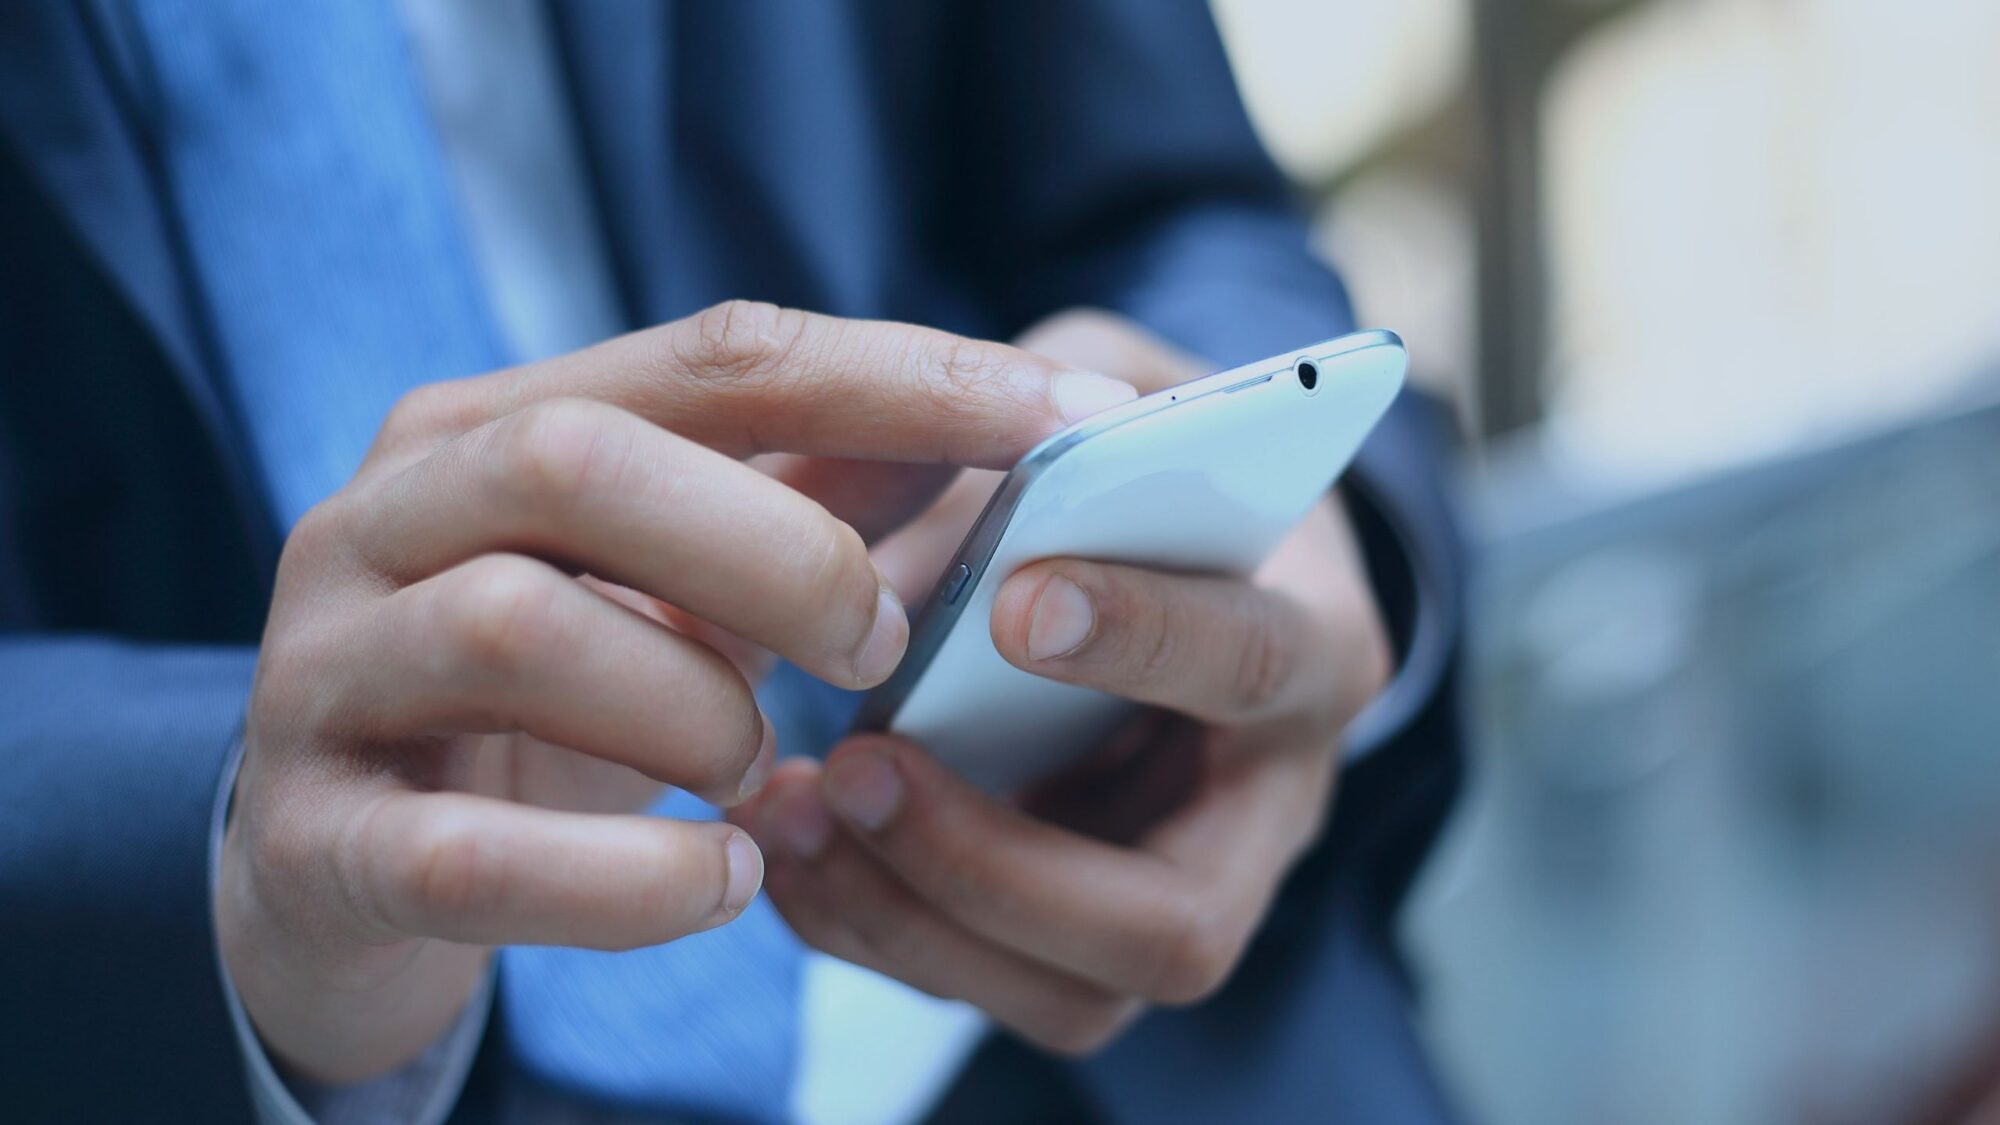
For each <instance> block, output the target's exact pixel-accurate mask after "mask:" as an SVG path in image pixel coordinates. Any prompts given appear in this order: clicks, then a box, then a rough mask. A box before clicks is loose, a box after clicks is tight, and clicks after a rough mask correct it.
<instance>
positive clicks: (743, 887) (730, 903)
mask: <svg viewBox="0 0 2000 1125" xmlns="http://www.w3.org/2000/svg"><path fill="white" fill-rule="evenodd" d="M722 856H723V861H724V862H725V863H727V864H728V865H729V885H728V886H727V887H726V888H724V890H723V892H722V910H723V913H725V914H732V915H733V914H740V913H742V912H743V908H744V907H746V906H748V905H750V900H751V899H753V898H755V897H757V888H758V887H761V886H763V885H764V853H762V852H760V851H758V850H757V845H756V844H755V843H753V842H752V841H751V839H750V836H749V834H748V833H744V832H731V833H730V834H729V842H728V843H726V844H724V845H722Z"/></svg>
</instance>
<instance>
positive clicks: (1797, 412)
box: [1545, 0, 2000, 475]
mask: <svg viewBox="0 0 2000 1125" xmlns="http://www.w3.org/2000/svg"><path fill="white" fill-rule="evenodd" d="M1545 119H1546V121H1547V124H1548V144H1547V151H1546V153H1545V161H1546V169H1547V182H1548V185H1549V193H1548V195H1547V198H1546V201H1545V208H1546V212H1545V219H1546V223H1547V230H1548V231H1549V234H1550V242H1551V246H1550V249H1551V257H1550V263H1551V274H1552V277H1551V280H1552V282H1553V283H1554V286H1555V310H1554V323H1553V329H1554V332H1553V339H1554V347H1553V351H1554V357H1553V368H1554V370H1553V371H1552V372H1551V373H1550V374H1551V377H1552V379H1553V389H1554V392H1555V395H1554V399H1553V402H1552V406H1553V409H1552V412H1551V413H1552V420H1553V423H1554V434H1553V436H1554V437H1555V438H1556V439H1557V442H1558V445H1559V447H1561V448H1564V449H1565V450H1566V451H1567V452H1568V453H1570V454H1571V455H1573V456H1575V457H1578V458H1580V459H1581V460H1582V461H1583V462H1584V463H1586V464H1590V465H1595V466H1600V467H1603V468H1605V469H1607V470H1614V471H1627V472H1633V473H1638V474H1642V475H1653V474H1657V473H1667V474H1674V473H1678V472H1682V471H1686V470H1698V469H1702V468H1709V467H1715V466H1721V465H1727V464H1731V463H1736V462H1741V461H1744V460H1749V459H1754V458H1756V457H1758V456H1759V455H1762V454H1766V453H1772V452H1777V451H1781V450H1784V449H1786V448H1788V447H1791V446H1794V445H1797V444H1799V443H1802V442H1804V443H1817V442H1819V441H1822V440H1824V439H1827V438H1829V437H1833V436H1837V435H1839V434H1841V433H1843V432H1846V431H1850V430H1853V429H1855V428H1857V427H1872V426H1875V425H1879V424H1883V423H1886V422H1891V421H1895V420H1898V419H1901V418H1904V417H1907V416H1909V415H1910V414H1912V413H1914V412H1917V411H1919V410H1922V409H1923V408H1926V407H1929V406H1932V405H1934V404H1935V403H1937V402H1938V401H1939V400H1940V399H1941V398H1943V397H1945V396H1948V395H1950V394H1951V393H1952V392H1953V391H1954V390H1956V389H1957V388H1958V387H1959V386H1961V385H1962V383H1963V381H1964V380H1966V379H1967V378H1968V377H1969V376H1971V375H1972V374H1973V373H1974V372H1975V371H1977V370H1979V369H1980V368H1982V367H1984V366H1988V365H1991V364H1993V363H1994V361H1995V360H1996V358H2000V3H1996V2H1994V0H1917V2H1898V0H1784V2H1778V0H1670V2H1666V0H1663V2H1657V3H1653V4H1650V5H1647V6H1645V7H1642V8H1640V9H1639V10H1638V11H1637V12H1635V13H1633V14H1632V15H1631V16H1629V17H1626V18H1624V19H1622V20H1620V21H1619V22H1617V23H1616V24H1615V25H1614V26H1611V27H1609V28H1605V29H1602V30H1600V31H1599V32H1598V33H1597V34H1595V35H1594V36H1593V37H1592V38H1591V39H1590V40H1589V41H1587V42H1586V43H1584V44H1583V45H1581V46H1580V48H1579V49H1578V50H1577V51H1575V52H1574V53H1573V54H1572V55H1571V56H1570V57H1569V59H1568V64H1567V66H1566V68H1565V69H1564V70H1563V71H1562V72H1561V73H1560V74H1559V76H1558V78H1557V80H1556V82H1555V84H1554V85H1553V87H1552V88H1551V91H1550V96H1549V99H1548V104H1547V107H1546V115H1545Z"/></svg>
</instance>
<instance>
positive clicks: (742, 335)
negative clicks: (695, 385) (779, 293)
mask: <svg viewBox="0 0 2000 1125" xmlns="http://www.w3.org/2000/svg"><path fill="white" fill-rule="evenodd" d="M804 331H805V316H804V314H803V313H800V312H798V311H797V310H793V309H785V308H781V307H779V306H777V305H774V304H771V303H769V302H766V301H742V300H737V301H724V302H722V303H721V304H718V305H711V306H709V307H708V308H706V309H703V310H702V311H701V312H698V313H696V314H695V315H694V316H693V317H691V318H689V320H688V321H687V322H686V331H685V332H682V333H680V334H678V336H677V341H678V345H679V346H678V348H677V351H678V358H679V359H680V360H681V364H682V366H683V367H684V368H685V369H686V370H687V371H688V372H689V373H691V374H693V375H696V376H698V377H701V378H705V379H711V380H715V381H718V382H727V383H743V382H754V381H758V380H760V379H762V378H764V377H767V376H769V375H770V374H771V373H773V372H774V371H775V370H776V369H777V368H779V367H780V366H782V365H783V363H784V360H785V358H786V356H787V355H789V354H790V352H791V350H792V347H793V345H794V344H795V343H797V341H798V338H799V335H800V334H801V333H802V332H804Z"/></svg>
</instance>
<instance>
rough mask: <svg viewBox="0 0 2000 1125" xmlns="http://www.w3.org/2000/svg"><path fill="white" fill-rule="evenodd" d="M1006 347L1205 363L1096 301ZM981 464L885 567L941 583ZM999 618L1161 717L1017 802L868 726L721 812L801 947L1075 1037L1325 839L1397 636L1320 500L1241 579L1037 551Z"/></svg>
mask: <svg viewBox="0 0 2000 1125" xmlns="http://www.w3.org/2000/svg"><path fill="white" fill-rule="evenodd" d="M1022 343H1023V345H1024V346H1026V347H1031V348H1036V349H1038V350H1042V351H1044V352H1047V353H1049V354H1054V355H1061V356H1062V357H1064V358H1065V359H1068V360H1071V361H1073V362H1074V361H1079V360H1087V362H1089V363H1090V364H1092V365H1093V366H1095V367H1096V368H1098V369H1100V370H1106V371H1109V372H1111V373H1112V374H1115V375H1119V376H1121V377H1124V378H1127V379H1129V380H1131V381H1132V382H1134V383H1137V384H1138V385H1140V386H1141V387H1142V388H1144V389H1153V388H1155V387H1158V386H1163V385H1166V384H1168V383H1173V382H1178V381H1180V380H1181V379H1184V378H1187V377H1189V376H1191V375H1193V374H1198V373H1199V372H1198V371H1196V370H1194V369H1193V368H1192V366H1191V365H1190V364H1188V363H1187V361H1185V360H1184V359H1182V358H1181V357H1179V356H1177V355H1176V354H1175V353H1172V352H1170V351H1168V350H1167V349H1166V348H1165V347H1164V346H1162V345H1159V344H1157V343H1156V342H1153V341H1152V340H1150V338H1147V337H1144V336H1143V335H1141V334H1140V333H1139V332H1138V330H1137V329H1135V328H1133V327H1131V326H1129V325H1127V324H1125V323H1123V322H1120V321H1116V320H1114V319H1111V318H1109V317H1106V316H1103V315H1101V314H1087V315H1072V316H1068V317H1064V318H1061V319H1059V320H1057V321H1055V322H1051V323H1050V324H1049V325H1045V326H1044V327H1043V328H1041V329H1039V330H1037V332H1035V333H1032V334H1031V335H1030V336H1029V337H1028V338H1024V340H1023V341H1022ZM971 476H972V475H971V474H968V477H971ZM990 480H991V478H986V479H983V480H973V481H971V482H964V481H962V482H961V483H960V484H959V485H958V486H956V487H955V488H954V489H953V490H952V491H950V492H948V493H947V494H946V495H945V496H944V497H943V498H942V499H941V500H940V501H939V502H938V504H937V505H936V506H935V507H934V508H933V510H932V511H931V512H930V513H929V514H928V515H927V516H926V517H925V518H924V519H922V520H919V521H918V522H917V523H916V524H915V525H912V526H911V527H910V528H908V529H906V530H905V531H903V532H901V533H899V534H898V535H896V536H895V537H892V539H891V540H889V541H888V542H886V543H884V544H883V546H882V547H881V549H879V550H878V552H877V557H878V562H880V563H881V565H882V566H883V569H884V571H885V573H889V574H891V575H892V576H893V577H896V578H898V579H899V580H901V582H902V584H903V585H904V587H905V588H906V589H911V588H915V583H914V580H913V576H914V575H915V574H916V573H917V572H920V571H922V570H923V569H924V568H925V567H926V566H927V567H928V568H929V573H931V574H935V571H936V567H937V566H938V565H939V564H940V563H941V562H942V560H943V558H944V557H947V556H945V555H943V554H942V553H941V552H940V550H939V548H938V544H940V543H941V544H943V547H942V550H943V551H949V550H950V544H951V543H952V542H955V541H956V535H957V533H958V532H961V531H962V530H963V527H964V521H966V520H969V519H970V518H971V513H972V512H975V511H976V510H977V506H978V503H979V501H980V500H981V499H982V497H983V494H984V492H985V491H988V490H990V488H991V483H990ZM927 524H929V525H931V526H926V525H927ZM939 525H942V526H939ZM991 626H992V632H993V640H994V644H995V645H996V646H997V647H998V649H999V651H1000V653H1001V655H1003V656H1004V657H1006V659H1007V660H1008V661H1009V662H1011V663H1013V664H1014V665H1016V666H1018V667H1020V668H1023V669H1026V670H1028V671H1031V672H1034V673H1036V674H1039V675H1044V676H1048V677H1050V678H1053V679H1058V680H1064V681H1067V682H1070V683H1076V684H1083V685H1087V686H1089V687H1094V688H1098V689H1101V690H1104V691H1108V692H1111V693H1113V694H1116V695H1120V696H1124V697H1126V698H1128V699H1132V700H1135V701H1138V702H1141V703H1144V704H1148V705H1150V706H1151V707H1152V708H1155V709H1157V710H1155V711H1152V712H1150V713H1148V714H1147V715H1146V716H1144V717H1142V718H1141V719H1139V720H1137V721H1136V722H1135V723H1134V724H1133V726H1132V727H1131V728H1130V729H1129V730H1127V731H1126V732H1124V734H1123V735H1121V736H1120V737H1119V738H1117V739H1115V740H1114V744H1113V745H1112V746H1109V747H1107V748H1106V749H1105V752H1104V754H1103V756H1102V758H1101V759H1100V760H1099V761H1098V762H1097V763H1095V764H1094V765H1093V766H1090V767H1087V768H1086V769H1085V770H1082V771H1079V773H1077V774H1075V775H1073V776H1071V777H1069V778H1067V779H1065V780H1060V781H1058V782H1056V783H1054V784H1052V785H1050V786H1045V787H1042V788H1041V789H1039V790H1038V791H1037V792H1036V793H1034V794H1031V795H1028V796H1027V797H1026V799H1025V800H1024V801H1022V802H1008V801H1002V800H996V799H993V798H991V797H987V796H985V795H983V794H981V793H979V792H977V791H975V790H974V789H972V788H971V787H970V786H968V785H967V784H965V783H964V782H963V781H961V780H960V779H959V778H957V777H956V776H954V775H953V774H952V773H950V772H949V771H948V770H946V769H945V768H944V767H942V766H940V765H939V764H938V763H937V762H936V761H934V760H933V759H931V758H930V757H929V756H928V755H926V754H925V753H924V751H923V750H922V748H920V747H918V746H915V745H912V744H909V743H907V742H902V741H899V740H896V739H892V738H887V737H881V736H865V737H857V738H853V739H850V740H848V741H847V742H846V743H845V744H843V745H842V746H840V747H838V748H837V749H836V750H835V751H834V753H833V754H832V755H831V756H830V757H829V758H828V760H827V762H826V764H825V766H824V767H823V768H822V767H820V766H818V765H816V764H813V763H808V762H787V763H785V764H784V765H782V766H781V767H779V769H778V772H777V774H776V776H775V777H774V779H773V781H772V783H771V784H770V785H769V786H767V787H766V788H765V790H764V792H763V793H762V794H761V795H760V796H759V797H758V798H757V799H756V800H755V801H754V802H753V803H751V804H749V805H746V806H742V807H739V808H738V809H736V810H735V811H734V812H733V813H732V814H731V819H732V820H734V821H735V822H736V823H738V824H742V825H744V826H746V827H748V828H750V829H751V830H752V831H753V832H754V833H755V834H756V835H757V838H758V840H759V841H760V842H761V843H762V844H763V845H764V847H765V849H766V853H767V855H768V856H769V858H770V868H769V871H768V875H767V879H768V882H767V886H768V888H769V892H770V894H771V897H772V901H773V902H774V903H775V904H776V905H777V907H778V909H779V910H780V911H781V912H782V913H783V914H784V916H785V918H786V920H787V921H788V922H790V924H791V925H792V927H793V928H794V929H795V930H797V931H798V933H799V934H800V935H801V936H802V937H803V938H804V939H805V940H806V941H807V942H809V943H811V944H812V945H814V946H816V947H818V948H820V949H822V950H825V951H826V952H829V953H831V954H833V955H835V956H838V957H842V958H845V959H847V960H850V961H853V962H855V963H857V964H860V965H864V966H867V967H869V968H873V969H876V970H878V971H880V972H883V973H886V974H888V975H890V976H893V977H896V978H898V979H900V980H902V981H904V982H906V983H909V984H911V985H913V986H915V987H917V988H920V989H922V990H924V991H927V992H931V993H934V994H937V995H940V996H949V997H955V998H961V999H965V1000H968V1001H970V1002H972V1003H973V1004H975V1005H977V1006H978V1007H980V1008H982V1009H984V1010H985V1011H986V1012H988V1013H989V1014H990V1015H992V1017H993V1018H994V1019H996V1020H997V1021H998V1022H1000V1023H1001V1024H1003V1025H1005V1026H1007V1027H1009V1028H1011V1029H1013V1030H1014V1031H1016V1032H1017V1033H1019V1034H1021V1035H1023V1036H1024V1037H1026V1038H1028V1039H1030V1040H1032V1041H1034V1042H1036V1043H1038V1044H1041V1045H1042V1046H1044V1047H1047V1048H1050V1049H1052V1050H1057V1051H1062V1052H1068V1053H1082V1052H1088V1051H1092V1050H1095V1049H1096V1048H1098V1047H1099V1046H1101V1045H1103V1044H1104V1043H1105V1042H1107V1041H1108V1040H1109V1039H1110V1038H1111V1037H1112V1036H1113V1035H1115V1034H1116V1033H1117V1032H1118V1031H1119V1030H1120V1029H1121V1028H1123V1027H1124V1026H1125V1025H1126V1024H1127V1023H1128V1022H1129V1021H1130V1020H1131V1019H1132V1018H1133V1017H1134V1016H1135V1015H1136V1014H1137V1013H1138V1012H1139V1011H1141V1010H1142V1008H1143V1007H1144V1005H1146V1004H1149V1003H1169V1004H1179V1003H1188V1002H1192V1001H1195V1000H1199V999H1201V998H1202V997H1204V996H1206V995H1208V994H1209V993H1210V992H1212V991H1213V990H1214V989H1216V988H1217V987H1219V986H1220V985H1221V984H1222V982H1223V981H1224V980H1225V979H1227V977H1228V976H1229V974H1230V972H1231V970H1232V969H1233V967H1234V966H1235V964H1236V961H1237V959H1238V957H1239V956H1240V955H1241V954H1242V952H1243V950H1244V949H1245V947H1246V946H1247V945H1248V943H1249V940H1250V938H1251V937H1252V936H1253V935H1254V934H1255V932H1256V930H1257V927H1258V925H1259V923H1260V921H1261V920H1262V918H1263V916H1264V914H1265V912H1266V911H1267V910H1268V909H1269V906H1270V903H1271V900H1272V897H1273V895H1274V894H1275V892H1276V889H1277V887H1278V885H1279V883H1280V881H1281V880H1282V878H1283V877H1284V875H1285V873H1286V872H1287V870H1289V869H1290V867H1291V865H1292V864H1293V863H1294V862H1295V861H1296V860H1297V859H1298V857H1299V856H1300V855H1301V854H1302V852H1303V851H1304V850H1305V849H1306V848H1307V847H1308V846H1309V845H1310V844H1311V843H1312V842H1313V840H1314V839H1315V838H1316V837H1317V836H1318V834H1319V831H1320V828H1321V825H1322V821H1323V819H1324V816H1325V814H1326V810H1327V808H1328V807H1329V803H1330V800H1331V796H1332V791H1333V786H1334V782H1335V777H1336V775H1337V773H1338V764H1339V757H1338V752H1337V750H1338V745H1339V742H1340V736H1341V732H1342V731H1343V730H1344V729H1345V727H1346V726H1347V724H1348V722H1349V721H1350V720H1352V719H1353V717H1354V716H1355V715H1356V714H1357V713H1358V712H1359V711H1360V709H1361V708H1362V706H1363V705H1364V704H1365V703H1366V702H1367V701H1368V700H1369V699H1370V698H1372V697H1373V696H1374V695H1375V694H1376V692H1378V691H1379V690H1380V689H1381V687H1382V686H1383V684H1384V683H1385V681H1386V679H1387V676H1388V669H1389V659H1390V658H1389V652H1388V645H1387V641H1386V638H1385V635H1384V632H1383V629H1382V625H1381V623H1380V620H1379V618H1378V616H1377V613H1376V610H1375V607H1374V605H1373V601H1372V597H1371V595H1370V592H1369V589H1368V585H1367V581H1366V578H1365V575H1364V574H1363V570H1362V565H1361V562H1360V559H1359V556H1358V553H1357V551H1356V548H1355V544H1354V542H1353V538H1352V535H1351V532H1350V530H1349V528H1348V525H1347V521H1346V518H1345V516H1344V514H1343V512H1342V510H1341V508H1340V505H1339V504H1338V502H1336V501H1335V500H1333V499H1331V498H1330V499H1328V500H1327V501H1326V502H1325V503H1323V504H1321V505H1320V506H1319V507H1317V508H1316V509H1315V510H1314V511H1313V512H1312V514H1311V515H1310V516H1309V517H1308V518H1307V520H1306V521H1305V522H1304V524H1302V525H1301V526H1300V527H1299V528H1298V529H1297V530H1296V531H1295V532H1294V533H1293V534H1292V535H1291V537H1290V538H1289V539H1287V540H1286V541H1285V542H1284V544H1283V545H1282V546H1281V547H1280V548H1279V549H1278V550H1277V552H1276V554H1275V555H1274V556H1273V557H1272V558H1271V559H1270V560H1269V562H1268V563H1267V564H1266V565H1265V566H1264V567H1263V568H1262V569H1261V570H1260V571H1259V572H1258V573H1257V575H1256V576H1255V577H1254V578H1253V579H1251V580H1249V581H1237V580H1230V579H1223V578H1212V577H1196V576H1189V575H1177V574H1168V573H1162V572H1156V571H1149V570H1144V569H1139V568H1135V567H1127V566H1115V565H1109V564H1104V563H1095V562H1085V561H1080V560H1072V559H1056V560H1049V561H1045V562H1040V563H1035V564H1033V565H1030V566H1027V567H1024V568H1022V569H1021V570H1020V571H1018V572H1016V573H1015V574H1013V575H1012V576H1010V577H1009V578H1008V579H1007V581H1006V583H1005V584H1004V585H1003V586H1002V587H1001V589H1000V591H999V594H998V597H997V600H996V602H995V604H994V607H993V615H992V621H991Z"/></svg>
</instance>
